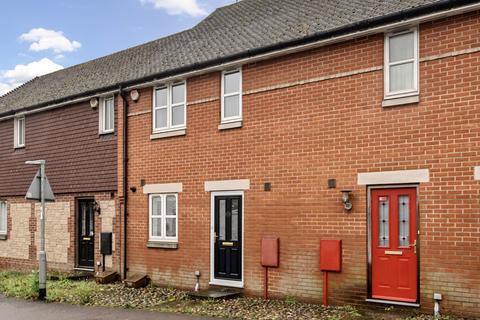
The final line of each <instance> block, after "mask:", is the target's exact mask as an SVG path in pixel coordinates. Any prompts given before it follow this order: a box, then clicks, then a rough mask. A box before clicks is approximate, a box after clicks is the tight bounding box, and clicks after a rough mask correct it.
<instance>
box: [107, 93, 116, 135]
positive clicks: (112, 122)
mask: <svg viewBox="0 0 480 320" xmlns="http://www.w3.org/2000/svg"><path fill="white" fill-rule="evenodd" d="M114 110H115V108H114V106H113V99H111V100H107V114H108V122H107V125H106V126H105V129H107V130H113V128H114V126H115V113H114V112H115V111H114Z"/></svg>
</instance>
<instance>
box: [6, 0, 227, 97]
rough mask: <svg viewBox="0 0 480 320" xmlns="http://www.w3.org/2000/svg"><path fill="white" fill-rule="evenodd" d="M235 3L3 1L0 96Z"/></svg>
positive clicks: (175, 29)
mask: <svg viewBox="0 0 480 320" xmlns="http://www.w3.org/2000/svg"><path fill="white" fill-rule="evenodd" d="M233 2H235V0H101V1H99V0H42V1H39V0H13V1H2V4H1V8H2V19H0V43H1V45H0V95H2V94H5V93H6V92H8V91H9V90H11V89H13V88H14V87H16V86H18V85H20V84H22V83H24V82H25V81H28V80H30V79H31V78H33V77H35V76H39V75H42V74H45V73H49V72H52V71H56V70H59V69H62V68H64V67H67V66H71V65H74V64H78V63H81V62H84V61H88V60H91V59H94V58H97V57H100V56H104V55H107V54H110V53H113V52H116V51H119V50H122V49H125V48H128V47H131V46H134V45H137V44H141V43H144V42H147V41H149V40H153V39H157V38H161V37H163V36H166V35H169V34H172V33H175V32H178V31H181V30H184V29H187V28H190V27H192V26H194V25H195V24H197V23H198V22H199V21H200V20H202V19H203V18H205V16H207V15H208V14H209V13H210V12H212V11H213V10H214V9H215V8H217V7H221V6H224V5H227V4H230V3H233Z"/></svg>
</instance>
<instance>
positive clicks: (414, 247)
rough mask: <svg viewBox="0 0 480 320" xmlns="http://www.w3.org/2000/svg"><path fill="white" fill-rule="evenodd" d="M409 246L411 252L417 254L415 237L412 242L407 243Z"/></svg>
mask: <svg viewBox="0 0 480 320" xmlns="http://www.w3.org/2000/svg"><path fill="white" fill-rule="evenodd" d="M408 246H409V247H413V253H415V254H417V239H415V241H413V244H409V245H408Z"/></svg>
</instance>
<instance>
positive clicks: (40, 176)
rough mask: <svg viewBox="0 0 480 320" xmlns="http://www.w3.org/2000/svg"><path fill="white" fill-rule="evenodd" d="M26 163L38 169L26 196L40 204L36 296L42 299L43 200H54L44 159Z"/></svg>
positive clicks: (44, 260) (44, 265) (44, 269)
mask: <svg viewBox="0 0 480 320" xmlns="http://www.w3.org/2000/svg"><path fill="white" fill-rule="evenodd" d="M25 163H26V164H32V165H39V166H40V169H39V170H38V172H37V174H36V175H35V177H34V178H33V181H32V184H31V185H30V188H29V189H28V191H27V195H26V198H27V199H30V200H39V201H40V202H41V205H40V247H39V253H38V269H39V272H38V298H39V299H40V300H44V299H45V297H46V295H47V253H46V252H45V201H55V197H54V195H53V192H52V188H51V187H50V184H49V183H48V180H47V177H46V176H45V160H35V161H26V162H25ZM47 199H48V200H47Z"/></svg>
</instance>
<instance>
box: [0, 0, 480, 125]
mask: <svg viewBox="0 0 480 320" xmlns="http://www.w3.org/2000/svg"><path fill="white" fill-rule="evenodd" d="M475 10H480V1H479V0H443V1H439V2H436V3H433V4H431V5H426V6H421V7H417V8H414V9H409V10H404V11H400V12H396V13H393V14H389V15H386V16H381V17H378V18H374V19H368V20H363V21H360V22H357V23H353V24H350V25H346V26H343V27H340V28H337V29H334V30H329V31H327V32H320V33H316V34H313V35H310V36H307V37H303V38H300V39H295V40H291V41H286V42H282V43H277V44H275V45H270V46H265V47H261V48H257V49H254V50H248V51H244V52H241V53H238V54H233V55H230V56H226V57H222V58H217V59H213V60H209V61H206V62H203V63H197V64H193V65H189V66H186V67H181V68H176V69H172V70H169V71H165V72H161V73H158V74H155V75H151V76H147V77H142V78H139V79H135V80H131V81H124V82H121V83H118V84H116V85H111V86H106V87H103V88H99V89H96V90H91V91H89V92H84V93H81V94H77V95H73V96H69V97H66V98H63V99H61V100H57V101H52V102H50V103H43V104H38V105H33V106H30V107H28V108H24V109H20V110H15V111H8V112H5V113H3V114H0V121H1V120H4V119H7V118H12V117H14V116H15V114H18V113H20V112H26V113H31V112H33V111H32V110H35V109H38V108H42V107H47V108H50V105H51V104H52V103H53V105H55V106H56V107H59V106H62V105H66V104H71V103H72V101H77V100H79V99H81V98H82V97H85V95H91V96H90V97H94V96H98V95H100V92H104V91H109V90H114V89H115V88H118V86H121V87H122V88H123V89H124V90H131V89H134V88H143V87H148V86H151V85H154V84H157V83H161V82H166V81H169V80H173V79H177V78H185V77H191V76H195V75H199V74H203V73H207V72H211V71H216V70H222V69H225V68H229V67H233V66H239V65H242V64H245V63H253V62H257V61H261V60H266V59H271V58H274V57H278V56H283V55H287V54H291V53H295V52H299V51H305V50H309V49H314V48H318V47H321V46H325V45H329V44H332V43H337V42H342V41H346V40H350V39H353V38H358V37H363V36H368V35H372V34H376V33H382V32H386V31H391V30H392V29H396V28H402V27H407V26H412V25H416V24H420V23H423V22H427V21H431V20H435V19H440V18H445V17H449V16H453V15H459V14H462V13H466V12H471V11H475ZM432 12H433V13H432ZM92 94H93V95H92ZM102 94H103V93H102ZM75 99H76V100H75ZM85 99H87V98H84V99H82V100H81V101H83V100H85Z"/></svg>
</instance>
